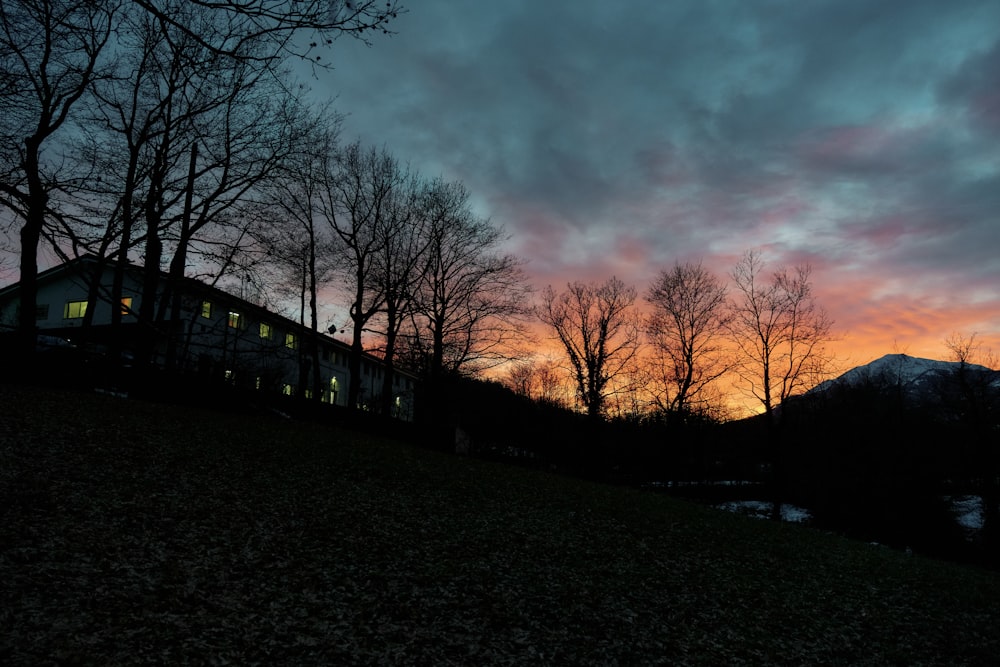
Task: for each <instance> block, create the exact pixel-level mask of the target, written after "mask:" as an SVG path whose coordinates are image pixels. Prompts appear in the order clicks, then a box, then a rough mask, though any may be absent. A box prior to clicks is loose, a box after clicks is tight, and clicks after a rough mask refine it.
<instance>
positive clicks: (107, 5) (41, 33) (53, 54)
mask: <svg viewBox="0 0 1000 667" xmlns="http://www.w3.org/2000/svg"><path fill="white" fill-rule="evenodd" d="M119 6H120V3H118V2H83V3H81V2H75V1H74V0H10V1H9V2H5V3H4V4H3V5H2V6H0V72H3V74H2V75H0V77H2V78H0V99H2V100H3V108H4V112H3V114H0V204H2V205H3V206H5V207H7V208H8V209H10V210H11V211H12V212H13V213H14V214H15V215H16V216H17V217H18V218H19V219H20V220H21V221H22V222H23V225H22V227H21V230H20V251H19V255H20V302H21V303H20V317H19V323H18V330H19V331H20V334H21V336H20V338H21V343H20V347H21V352H22V353H23V354H25V355H29V357H30V355H31V353H32V352H33V349H34V348H33V343H32V340H31V335H32V333H33V331H34V328H35V307H36V304H37V299H38V283H37V275H38V251H39V245H40V242H41V239H42V236H43V233H44V231H45V229H46V225H47V220H48V218H50V217H51V216H52V215H53V212H54V211H55V210H56V209H57V208H58V204H57V202H55V201H53V196H54V195H58V194H59V193H61V192H65V191H66V190H67V189H71V187H72V181H73V177H74V176H79V174H73V175H67V174H65V173H63V172H62V166H63V165H64V164H65V161H64V157H65V156H64V155H61V154H60V150H59V149H58V148H57V147H55V146H53V145H52V143H53V138H54V137H55V136H56V135H57V133H59V132H60V131H61V130H62V129H63V128H65V127H66V126H68V125H71V124H72V118H73V116H72V112H73V110H74V107H75V106H76V105H77V104H78V102H79V101H80V99H81V98H82V97H83V96H84V95H85V94H86V93H87V91H88V90H89V88H90V86H91V84H92V83H93V82H94V80H95V79H98V78H101V77H102V76H105V72H104V71H103V67H104V61H103V60H102V58H103V55H104V51H105V47H106V46H107V44H108V40H109V38H110V37H111V34H112V31H113V28H114V22H115V15H116V12H117V11H118V8H119Z"/></svg>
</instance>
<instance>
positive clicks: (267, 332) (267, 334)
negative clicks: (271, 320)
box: [260, 322, 273, 340]
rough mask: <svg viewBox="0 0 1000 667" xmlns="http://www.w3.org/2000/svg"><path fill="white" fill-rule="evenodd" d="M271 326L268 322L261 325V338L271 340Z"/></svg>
mask: <svg viewBox="0 0 1000 667" xmlns="http://www.w3.org/2000/svg"><path fill="white" fill-rule="evenodd" d="M272 335H273V334H272V331H271V325H270V324H268V323H267V322H261V323H260V337H261V338H263V339H265V340H271V337H272Z"/></svg>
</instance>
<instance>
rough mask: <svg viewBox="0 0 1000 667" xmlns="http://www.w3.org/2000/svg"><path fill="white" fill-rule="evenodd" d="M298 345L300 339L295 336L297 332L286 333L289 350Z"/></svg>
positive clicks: (286, 343)
mask: <svg viewBox="0 0 1000 667" xmlns="http://www.w3.org/2000/svg"><path fill="white" fill-rule="evenodd" d="M298 346H299V341H298V339H297V338H296V337H295V334H293V333H286V334H285V347H287V348H288V349H289V350H294V349H295V348H297V347H298Z"/></svg>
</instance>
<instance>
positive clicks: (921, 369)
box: [806, 354, 992, 394]
mask: <svg viewBox="0 0 1000 667" xmlns="http://www.w3.org/2000/svg"><path fill="white" fill-rule="evenodd" d="M959 366H960V364H959V362H957V361H938V360H935V359H922V358H920V357H911V356H910V355H908V354H887V355H885V356H884V357H879V358H878V359H876V360H875V361H872V362H870V363H867V364H864V365H863V366H857V367H855V368H852V369H851V370H849V371H847V372H846V373H844V374H843V375H840V376H839V377H836V378H834V379H832V380H826V381H825V382H821V383H819V384H818V385H816V386H815V387H813V388H812V389H810V390H809V391H808V392H806V394H816V393H823V392H826V391H827V390H829V389H832V388H833V387H835V386H844V385H846V386H849V387H854V386H858V385H861V384H863V383H866V382H872V381H877V382H879V383H881V384H886V385H893V386H895V385H898V386H900V387H902V388H903V389H904V390H905V391H906V392H907V393H921V391H922V390H927V389H928V388H929V385H931V384H932V383H933V382H934V381H935V380H937V379H939V378H941V377H942V376H944V375H948V374H950V373H952V372H954V371H955V370H957V369H958V368H959ZM969 367H970V368H973V369H977V370H982V371H988V372H992V371H990V370H989V369H988V368H986V367H985V366H976V365H973V364H969Z"/></svg>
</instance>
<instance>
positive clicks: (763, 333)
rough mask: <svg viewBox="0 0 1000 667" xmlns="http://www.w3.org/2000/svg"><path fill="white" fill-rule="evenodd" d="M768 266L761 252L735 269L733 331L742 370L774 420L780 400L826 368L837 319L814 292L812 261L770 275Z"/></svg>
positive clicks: (744, 379)
mask: <svg viewBox="0 0 1000 667" xmlns="http://www.w3.org/2000/svg"><path fill="white" fill-rule="evenodd" d="M763 270H764V263H763V260H762V259H761V257H760V253H758V252H756V251H748V252H746V253H745V254H744V255H743V257H742V259H740V261H739V262H738V263H737V265H736V268H735V269H734V270H733V274H732V279H733V283H734V285H735V287H736V293H735V299H734V300H733V301H732V303H731V311H730V315H731V319H730V321H729V331H730V334H731V335H732V340H733V342H734V343H735V345H736V347H737V350H738V353H739V358H738V359H737V361H736V363H737V366H736V371H737V374H738V376H739V378H740V380H741V381H742V382H743V385H744V387H745V389H746V391H747V392H748V393H749V394H750V395H751V396H753V397H754V398H755V399H757V400H758V401H760V404H761V406H762V407H763V408H764V413H765V414H766V415H767V420H768V423H770V424H773V423H774V419H775V413H774V410H775V408H776V407H777V406H778V405H781V404H782V403H783V402H784V401H785V400H787V399H788V398H789V397H791V396H794V395H795V394H797V393H800V392H802V391H804V390H805V389H807V388H808V387H809V386H811V385H812V384H815V383H816V382H817V381H819V380H820V379H822V377H823V375H824V373H826V371H827V367H828V365H829V362H830V357H829V355H828V354H827V352H826V344H827V343H828V342H830V341H831V340H833V335H832V327H833V322H832V320H830V318H829V317H828V316H827V314H826V312H825V311H824V310H823V309H822V308H821V307H820V306H819V305H818V304H817V303H816V301H815V299H814V297H813V293H812V281H811V273H812V271H811V269H810V267H809V266H807V265H806V266H796V267H795V268H793V269H791V270H789V269H786V268H779V269H778V270H776V271H775V272H774V273H773V274H772V275H771V277H770V279H769V280H768V279H766V278H765V277H764V276H763V275H762V273H763Z"/></svg>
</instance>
